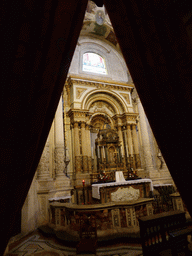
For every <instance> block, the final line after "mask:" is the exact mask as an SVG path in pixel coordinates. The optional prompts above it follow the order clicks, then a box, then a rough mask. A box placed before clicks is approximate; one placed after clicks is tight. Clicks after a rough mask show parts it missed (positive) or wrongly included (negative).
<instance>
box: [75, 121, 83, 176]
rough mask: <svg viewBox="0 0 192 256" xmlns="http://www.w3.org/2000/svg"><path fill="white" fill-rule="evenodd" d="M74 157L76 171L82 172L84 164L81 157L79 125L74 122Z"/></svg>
mask: <svg viewBox="0 0 192 256" xmlns="http://www.w3.org/2000/svg"><path fill="white" fill-rule="evenodd" d="M73 130H74V155H75V170H76V172H81V168H82V163H81V156H80V143H79V124H78V122H74V129H73Z"/></svg>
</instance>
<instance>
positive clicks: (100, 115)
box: [89, 113, 114, 129]
mask: <svg viewBox="0 0 192 256" xmlns="http://www.w3.org/2000/svg"><path fill="white" fill-rule="evenodd" d="M99 120H100V126H99V125H95V124H96V123H97V122H98V123H99ZM106 121H107V122H108V123H109V125H110V126H111V128H114V121H113V119H112V118H111V117H110V116H108V115H106V114H104V113H95V114H93V115H92V116H91V118H90V120H89V124H90V125H92V126H93V127H94V128H98V129H102V128H103V127H102V125H104V122H106Z"/></svg>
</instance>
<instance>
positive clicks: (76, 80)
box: [65, 76, 134, 92]
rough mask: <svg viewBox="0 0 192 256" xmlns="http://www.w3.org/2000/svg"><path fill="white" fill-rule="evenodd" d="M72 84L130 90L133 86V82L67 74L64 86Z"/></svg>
mask: <svg viewBox="0 0 192 256" xmlns="http://www.w3.org/2000/svg"><path fill="white" fill-rule="evenodd" d="M73 85H83V86H88V87H96V88H102V89H112V90H118V91H126V92H131V91H132V90H133V88H134V85H133V84H127V83H122V82H115V81H110V80H101V79H96V80H91V79H89V78H82V77H81V76H69V77H68V78H67V81H66V83H65V86H66V87H71V86H73Z"/></svg>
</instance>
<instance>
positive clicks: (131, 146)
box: [127, 124, 135, 169]
mask: <svg viewBox="0 0 192 256" xmlns="http://www.w3.org/2000/svg"><path fill="white" fill-rule="evenodd" d="M127 142H128V148H129V161H130V165H131V167H132V168H133V169H135V161H134V157H133V139H132V132H131V125H130V124H127Z"/></svg>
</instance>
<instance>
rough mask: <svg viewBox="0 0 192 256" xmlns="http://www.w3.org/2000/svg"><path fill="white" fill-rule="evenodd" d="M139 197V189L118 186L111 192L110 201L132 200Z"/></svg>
mask: <svg viewBox="0 0 192 256" xmlns="http://www.w3.org/2000/svg"><path fill="white" fill-rule="evenodd" d="M139 197H140V191H139V189H134V188H133V187H129V188H118V190H117V191H116V192H113V193H111V201H112V202H122V201H132V200H137V199H139Z"/></svg>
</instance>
